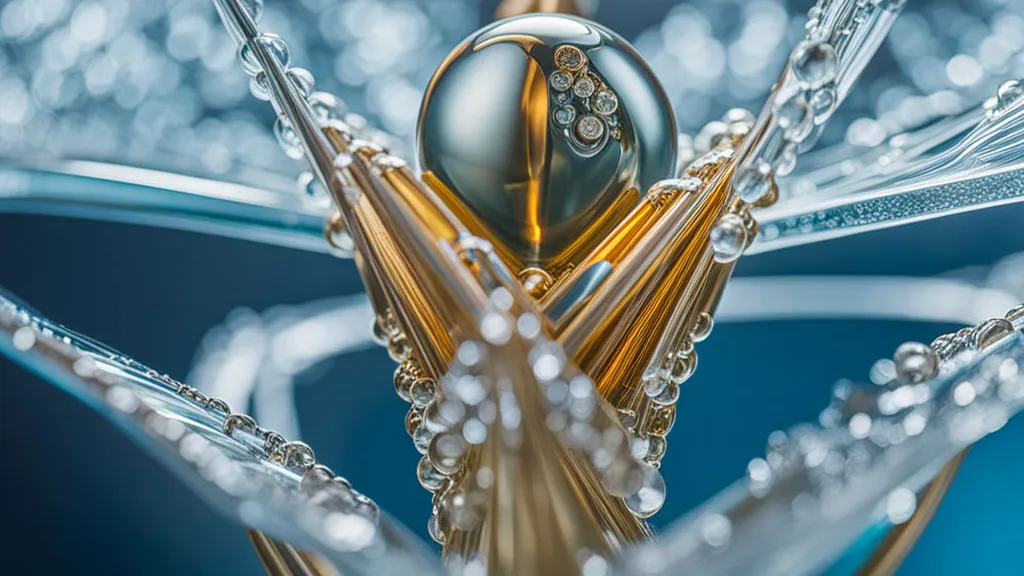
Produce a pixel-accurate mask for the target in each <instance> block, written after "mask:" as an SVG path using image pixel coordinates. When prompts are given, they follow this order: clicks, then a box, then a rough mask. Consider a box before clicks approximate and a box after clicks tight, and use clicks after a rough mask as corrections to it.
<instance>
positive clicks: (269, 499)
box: [0, 289, 440, 576]
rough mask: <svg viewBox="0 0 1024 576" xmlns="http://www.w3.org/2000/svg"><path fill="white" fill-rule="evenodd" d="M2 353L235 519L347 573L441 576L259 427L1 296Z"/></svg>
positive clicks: (420, 547) (383, 518)
mask: <svg viewBox="0 0 1024 576" xmlns="http://www.w3.org/2000/svg"><path fill="white" fill-rule="evenodd" d="M0 351H2V352H3V353H4V354H5V355H7V356H9V357H10V358H11V359H12V360H14V361H15V362H17V363H19V364H21V365H23V366H25V367H26V368H28V369H29V370H31V371H33V372H35V373H36V374H38V375H39V376H40V377H42V378H43V379H45V380H46V381H48V382H50V383H52V384H54V385H56V386H58V387H60V388H61V389H63V390H65V391H67V392H68V393H70V394H72V395H74V396H75V397H77V398H79V399H81V400H82V401H83V402H85V403H86V404H88V405H89V406H91V407H92V408H94V409H95V410H96V411H97V412H99V413H100V414H101V415H102V416H104V417H105V418H107V419H109V420H110V421H111V422H112V423H114V424H115V425H116V426H118V427H119V428H120V429H121V430H122V431H123V432H124V433H125V434H126V435H127V436H129V437H130V438H132V439H133V440H134V441H135V442H137V443H138V444H139V445H140V446H141V447H142V448H143V449H144V450H146V451H147V452H149V453H150V454H152V455H153V456H155V457H156V458H157V459H158V460H159V461H161V462H162V463H164V464H165V465H166V466H167V467H168V469H170V470H171V471H172V472H174V473H175V474H177V475H178V476H179V477H180V478H181V479H182V480H184V481H185V482H187V483H188V484H189V485H190V486H191V487H192V489H193V490H195V491H196V493H197V494H199V495H200V496H202V497H203V498H205V499H206V500H207V501H208V502H209V503H210V504H211V505H212V506H214V507H215V508H216V509H218V510H220V511H221V512H222V513H223V514H225V515H226V516H228V517H230V518H232V519H234V520H235V521H237V522H239V523H241V524H243V525H245V526H247V527H250V528H253V529H255V530H259V531H262V532H266V533H267V534H269V535H271V536H272V537H274V538H277V539H280V540H283V541H287V542H289V543H291V544H294V545H296V546H298V547H301V548H305V549H308V550H311V551H315V552H319V553H320V554H322V555H323V556H324V557H325V558H327V559H328V560H330V561H331V562H332V563H333V564H334V565H335V566H336V567H337V568H338V569H339V570H341V571H342V572H343V573H344V574H347V575H353V576H362V575H366V576H373V575H378V574H390V575H396V576H404V575H407V574H411V573H414V572H415V573H422V574H439V573H440V562H439V560H438V559H437V558H436V556H434V555H433V554H432V553H431V552H430V551H429V550H428V549H427V547H426V546H425V544H423V543H422V541H420V540H419V539H417V538H416V537H415V536H413V535H412V534H411V533H409V532H408V531H407V530H406V528H405V527H403V526H402V525H400V524H399V523H397V522H395V521H393V520H392V519H391V518H390V517H388V516H387V515H386V514H384V513H380V512H378V511H377V509H376V506H375V505H373V504H372V502H370V501H368V500H366V501H365V502H362V501H359V500H353V499H352V498H351V497H349V498H347V499H346V498H341V497H340V496H338V493H337V492H336V491H333V492H332V491H330V490H329V489H328V488H325V487H324V484H323V483H317V482H315V481H313V482H311V481H310V479H311V476H310V473H308V472H307V473H306V474H305V475H304V474H303V473H302V472H301V470H300V469H297V468H295V467H291V466H286V465H284V464H282V463H279V462H278V461H275V460H274V459H272V458H271V457H269V456H268V455H267V453H266V448H265V442H266V441H267V440H266V439H265V438H264V437H262V436H260V435H258V432H259V430H260V429H258V428H256V429H255V432H254V431H252V430H250V429H248V428H245V427H242V428H237V429H234V430H233V431H232V432H231V433H225V432H224V431H223V430H224V429H225V419H226V418H227V417H228V415H227V413H226V411H225V410H223V409H221V408H218V407H216V406H215V405H214V404H213V403H209V404H204V403H202V402H201V401H200V400H196V399H195V396H194V394H193V392H191V391H189V389H188V388H187V387H186V388H183V387H182V385H181V384H179V383H177V382H175V381H174V380H173V379H171V378H170V377H168V376H165V375H160V374H159V373H157V372H155V371H153V370H151V369H149V368H147V367H146V366H144V365H142V364H140V363H138V362H136V361H135V360H132V359H131V358H128V357H126V356H124V355H122V354H119V353H118V352H116V351H114V350H111V349H110V348H108V347H106V346H104V345H102V344H99V343H97V342H95V341H93V340H91V339H89V338H87V337H85V336H82V335H80V334H76V333H75V332H72V331H70V330H68V329H66V328H64V327H62V326H60V325H58V324H55V323H53V322H51V321H50V320H47V319H46V318H44V317H42V316H40V315H38V314H37V313H35V312H33V311H32V310H30V309H29V308H28V307H26V306H24V305H23V304H20V303H19V302H18V301H17V300H16V299H14V297H13V296H12V295H10V294H8V293H7V292H6V291H3V290H2V289H0ZM335 488H336V487H335ZM346 494H352V492H351V491H350V490H349V491H348V492H346ZM368 510H369V512H368Z"/></svg>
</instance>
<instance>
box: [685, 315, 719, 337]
mask: <svg viewBox="0 0 1024 576" xmlns="http://www.w3.org/2000/svg"><path fill="white" fill-rule="evenodd" d="M714 326H715V320H714V318H712V317H711V314H708V313H707V312H701V313H700V314H697V320H696V321H695V322H694V323H693V329H692V330H690V340H693V341H694V342H703V341H704V340H705V339H707V337H708V336H710V335H711V329H712V328H714Z"/></svg>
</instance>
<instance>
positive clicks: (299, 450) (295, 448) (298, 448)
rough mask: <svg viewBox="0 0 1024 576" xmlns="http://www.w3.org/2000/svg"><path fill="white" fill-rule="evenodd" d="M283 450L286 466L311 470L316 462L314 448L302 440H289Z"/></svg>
mask: <svg viewBox="0 0 1024 576" xmlns="http://www.w3.org/2000/svg"><path fill="white" fill-rule="evenodd" d="M283 450H284V464H285V466H288V467H290V468H299V469H302V470H309V469H310V468H312V467H313V465H314V464H316V456H315V455H314V454H313V449H312V448H310V447H309V446H308V445H306V444H304V443H302V442H289V443H287V444H285V445H284V447H283Z"/></svg>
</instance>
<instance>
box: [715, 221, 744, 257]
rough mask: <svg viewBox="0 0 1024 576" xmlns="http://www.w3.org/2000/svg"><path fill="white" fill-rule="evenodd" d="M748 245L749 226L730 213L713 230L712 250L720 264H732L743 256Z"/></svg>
mask: <svg viewBox="0 0 1024 576" xmlns="http://www.w3.org/2000/svg"><path fill="white" fill-rule="evenodd" d="M746 245H747V226H746V224H744V223H743V219H742V218H740V217H739V216H737V215H736V214H733V213H731V212H730V213H728V214H725V215H724V216H722V217H721V218H719V219H718V222H716V223H715V225H714V227H712V228H711V250H712V251H713V252H714V253H715V260H716V261H718V262H723V263H724V262H732V261H734V260H736V259H737V258H739V257H740V255H741V254H743V249H744V248H745V247H746Z"/></svg>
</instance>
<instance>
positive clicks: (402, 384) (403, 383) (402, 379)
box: [395, 365, 416, 402]
mask: <svg viewBox="0 0 1024 576" xmlns="http://www.w3.org/2000/svg"><path fill="white" fill-rule="evenodd" d="M415 381H416V378H415V377H414V376H412V375H411V374H409V372H408V371H407V370H405V366H404V365H402V366H399V367H398V368H396V369H395V392H396V393H397V394H398V397H399V398H401V399H402V400H405V401H406V402H412V396H411V395H410V389H411V388H412V383H413V382H415Z"/></svg>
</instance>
